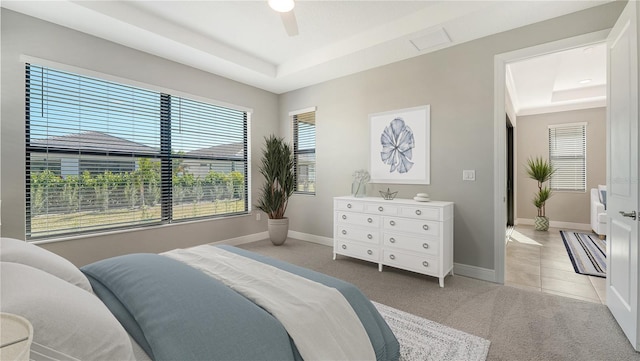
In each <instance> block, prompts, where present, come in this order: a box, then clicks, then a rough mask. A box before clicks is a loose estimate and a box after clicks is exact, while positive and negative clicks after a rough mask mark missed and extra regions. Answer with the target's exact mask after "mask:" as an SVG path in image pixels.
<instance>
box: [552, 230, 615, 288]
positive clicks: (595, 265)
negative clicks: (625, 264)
mask: <svg viewBox="0 0 640 361" xmlns="http://www.w3.org/2000/svg"><path fill="white" fill-rule="evenodd" d="M560 235H561V236H562V240H563V241H564V246H565V248H566V249H567V253H569V258H571V263H573V269H574V270H575V271H576V273H580V274H583V275H589V276H596V277H602V278H606V277H607V254H606V251H607V246H606V243H605V241H604V240H602V239H600V238H598V235H596V234H593V233H580V232H571V231H560Z"/></svg>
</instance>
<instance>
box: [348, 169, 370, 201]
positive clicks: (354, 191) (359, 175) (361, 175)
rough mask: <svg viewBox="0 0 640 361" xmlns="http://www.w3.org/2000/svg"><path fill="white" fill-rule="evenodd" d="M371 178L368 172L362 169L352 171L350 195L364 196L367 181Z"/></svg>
mask: <svg viewBox="0 0 640 361" xmlns="http://www.w3.org/2000/svg"><path fill="white" fill-rule="evenodd" d="M370 180H371V176H370V175H369V172H367V171H366V170H364V169H360V170H357V171H355V172H354V173H353V183H351V195H352V196H354V197H364V196H366V195H367V183H369V181H370Z"/></svg>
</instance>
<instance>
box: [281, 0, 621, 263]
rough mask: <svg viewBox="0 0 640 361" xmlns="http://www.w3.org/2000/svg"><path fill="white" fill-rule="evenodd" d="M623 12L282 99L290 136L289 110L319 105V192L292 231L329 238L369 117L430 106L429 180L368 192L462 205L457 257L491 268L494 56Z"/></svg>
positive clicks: (363, 156) (362, 156) (534, 29)
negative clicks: (470, 175)
mask: <svg viewBox="0 0 640 361" xmlns="http://www.w3.org/2000/svg"><path fill="white" fill-rule="evenodd" d="M623 6H624V4H622V3H618V2H616V3H610V4H607V5H604V6H601V7H597V8H594V9H590V10H586V11H582V12H578V13H574V14H570V15H567V16H563V17H560V18H556V19H552V20H549V21H545V22H542V23H538V24H533V25H531V26H527V27H523V28H519V29H515V30H512V31H508V32H504V33H500V34H497V35H493V36H489V37H485V38H482V39H479V40H475V41H472V42H469V43H465V44H461V45H458V46H454V47H451V48H447V49H443V50H440V51H437V52H434V53H430V54H425V55H423V56H419V57H416V58H412V59H408V60H405V61H401V62H397V63H394V64H390V65H386V66H382V67H379V68H375V69H372V70H368V71H365V72H361V73H358V74H355V75H351V76H347V77H343V78H339V79H335V80H332V81H328V82H325V83H322V84H318V85H314V86H310V87H307V88H304V89H300V90H296V91H292V92H289V93H286V94H283V95H282V96H281V97H280V119H281V122H282V125H281V129H283V130H287V129H289V128H288V118H287V113H288V112H289V111H291V110H295V109H300V108H304V107H308V106H317V107H318V110H317V114H316V124H317V125H316V127H317V145H316V153H317V168H316V169H317V194H316V196H315V197H309V196H305V197H302V196H297V197H294V199H293V200H292V201H291V203H290V205H291V206H290V209H289V211H288V212H289V214H290V215H291V217H290V218H291V221H290V222H291V229H293V230H296V231H300V232H305V233H312V234H315V235H320V236H325V237H331V236H332V199H331V198H332V197H334V196H340V195H346V194H349V192H350V184H351V175H352V174H353V172H354V171H355V170H356V169H359V168H368V159H369V158H368V157H369V155H368V152H369V133H368V131H369V126H368V115H369V114H371V113H377V112H383V111H388V110H393V109H400V108H406V107H414V106H418V105H423V104H430V105H431V184H430V185H428V186H410V185H403V186H398V185H390V184H382V185H377V186H376V187H370V189H369V192H368V193H369V195H372V196H378V190H380V189H386V188H387V187H390V188H391V189H393V190H398V191H399V193H398V197H400V198H410V197H412V196H414V195H415V194H416V193H418V192H427V193H429V194H430V195H431V197H432V199H437V200H446V201H453V202H455V222H454V223H455V228H454V261H455V262H457V263H462V264H467V265H472V266H477V267H482V268H487V269H493V268H494V257H493V255H494V239H495V237H497V236H499V235H495V234H494V230H493V226H494V219H493V212H494V210H493V204H494V193H493V182H494V179H493V175H494V167H493V137H494V127H493V121H494V114H493V112H494V109H493V103H494V100H493V92H494V89H493V82H494V74H493V67H494V56H495V55H496V54H500V53H505V52H509V51H513V50H517V49H521V48H525V47H530V46H534V45H539V44H543V43H547V42H551V41H555V40H559V39H563V38H568V37H572V36H577V35H580V34H585V33H589V32H593V31H598V30H603V29H607V28H610V27H611V26H612V25H613V24H614V22H615V19H616V18H617V17H618V15H619V14H620V12H621V11H622V8H623ZM519 121H520V119H518V122H519ZM463 169H475V170H476V181H475V182H464V181H462V170H463Z"/></svg>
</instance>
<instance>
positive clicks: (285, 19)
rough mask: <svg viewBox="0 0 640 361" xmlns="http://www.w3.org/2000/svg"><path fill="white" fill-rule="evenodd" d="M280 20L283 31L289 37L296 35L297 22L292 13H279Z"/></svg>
mask: <svg viewBox="0 0 640 361" xmlns="http://www.w3.org/2000/svg"><path fill="white" fill-rule="evenodd" d="M280 18H281V19H282V25H284V30H286V31H287V34H288V35H289V36H296V35H298V21H297V20H296V15H295V14H294V13H293V11H289V12H286V13H280Z"/></svg>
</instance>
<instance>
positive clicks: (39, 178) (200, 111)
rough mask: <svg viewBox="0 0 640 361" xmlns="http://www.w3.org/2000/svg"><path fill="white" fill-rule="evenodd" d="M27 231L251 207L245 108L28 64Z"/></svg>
mask: <svg viewBox="0 0 640 361" xmlns="http://www.w3.org/2000/svg"><path fill="white" fill-rule="evenodd" d="M25 124H26V225H27V227H26V228H27V229H26V236H27V238H29V239H37V238H43V237H49V236H59V235H67V234H78V233H86V232H95V231H99V230H106V229H119V228H131V227H140V226H144V225H150V224H162V223H171V222H174V221H179V220H187V219H194V218H202V217H215V216H225V215H231V214H238V213H247V210H248V204H247V202H246V199H247V190H248V181H247V179H246V175H247V166H248V165H247V113H246V112H245V111H240V110H234V109H228V108H224V107H220V106H217V105H211V104H207V103H204V102H200V101H195V100H190V99H185V98H182V97H176V96H172V95H171V94H166V93H162V92H157V91H151V90H146V89H141V88H138V87H132V86H129V85H124V84H119V83H115V82H110V81H105V80H102V79H97V78H93V77H85V76H82V75H78V74H73V73H69V72H64V71H59V70H55V69H51V68H47V67H42V66H36V65H31V64H27V65H26V122H25Z"/></svg>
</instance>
